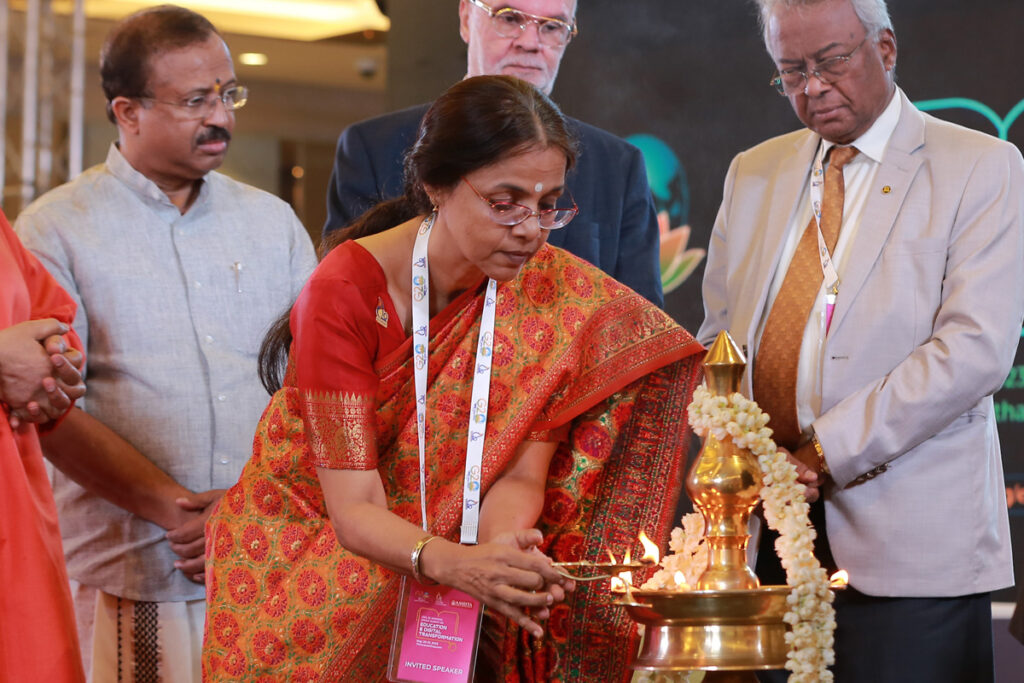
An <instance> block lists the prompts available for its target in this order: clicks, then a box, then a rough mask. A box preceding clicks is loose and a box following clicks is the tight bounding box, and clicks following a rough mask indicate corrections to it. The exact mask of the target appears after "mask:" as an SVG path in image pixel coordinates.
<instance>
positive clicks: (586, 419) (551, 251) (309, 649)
mask: <svg viewBox="0 0 1024 683" xmlns="http://www.w3.org/2000/svg"><path fill="white" fill-rule="evenodd" d="M339 252H341V253H340V254H339V255H338V256H337V257H336V256H335V254H336V253H339ZM366 257H369V255H368V254H366V253H365V252H364V251H363V250H362V247H359V246H358V245H351V246H347V245H342V246H341V247H338V248H337V249H335V250H334V252H332V254H331V255H330V256H328V258H327V259H325V261H324V262H323V263H322V264H321V266H320V268H319V269H318V270H317V273H315V274H314V276H313V278H312V279H311V281H310V283H311V286H307V288H312V289H313V290H315V289H316V288H317V284H316V283H317V282H318V281H319V282H323V281H325V280H326V281H330V275H331V272H332V269H337V268H339V267H341V266H339V265H338V264H345V265H344V267H346V268H352V267H353V266H358V267H359V268H361V269H363V272H362V273H361V274H360V278H359V281H360V283H361V284H360V285H359V287H358V288H357V290H358V291H357V290H352V291H350V292H348V293H347V295H345V296H342V294H341V293H339V294H338V296H337V297H335V299H336V300H334V301H328V302H326V303H325V304H324V305H325V306H349V307H354V308H360V310H362V312H363V314H364V315H363V317H364V318H367V319H368V322H367V323H366V325H365V326H363V327H361V328H359V329H348V327H347V326H345V325H338V324H337V323H334V322H331V321H330V320H328V318H330V317H331V316H329V315H327V316H325V315H323V314H319V315H316V314H313V313H311V312H310V310H309V306H308V303H309V302H308V301H304V298H303V297H300V300H299V302H297V304H296V307H295V310H294V311H293V318H292V329H293V331H294V333H295V342H294V343H293V346H292V357H291V361H290V363H289V370H288V374H287V376H286V379H285V387H284V388H282V389H281V390H280V391H278V392H277V393H276V394H275V395H274V397H273V398H272V399H271V402H270V405H269V406H268V407H267V410H266V412H265V413H264V415H263V418H262V420H261V422H260V425H259V428H258V431H257V434H256V439H255V442H254V452H253V457H252V460H251V461H250V462H249V464H248V465H247V466H246V468H245V471H244V472H243V474H242V477H241V480H240V481H239V483H238V484H236V485H235V486H234V487H233V488H231V489H230V490H229V491H228V493H227V494H226V495H225V496H224V498H223V500H222V502H221V504H220V507H219V509H218V510H217V512H216V513H215V514H214V516H213V517H212V518H211V519H210V522H209V527H208V533H207V539H208V549H207V589H208V596H207V597H208V603H209V606H208V611H207V621H206V640H205V646H204V662H203V666H204V679H205V680H247V681H263V680H267V681H270V680H289V681H342V680H344V681H348V680H352V681H381V680H384V676H385V672H386V670H387V658H388V653H389V646H390V642H391V631H392V626H393V623H394V615H395V609H396V601H397V596H398V584H399V577H398V575H396V574H394V573H393V572H391V571H389V570H387V569H384V568H382V567H380V566H378V565H376V564H374V563H373V562H370V561H369V560H366V559H364V558H362V557H359V556H356V555H354V554H352V553H350V552H348V551H347V550H345V549H344V548H342V547H340V546H339V545H338V542H337V539H336V537H335V535H334V531H333V529H332V527H331V523H330V520H329V519H328V516H327V511H326V509H325V505H324V500H323V493H322V491H321V489H320V486H319V482H318V479H317V475H316V470H315V468H316V467H317V466H321V467H347V468H353V469H356V468H360V469H369V468H376V469H377V470H378V471H379V472H380V475H381V479H382V480H383V482H384V486H385V490H386V493H387V497H388V506H389V508H390V509H391V510H392V511H393V512H394V513H395V514H398V515H400V516H402V517H404V518H405V519H407V520H409V521H411V522H412V523H414V524H419V523H420V500H419V476H418V454H417V446H416V443H417V440H416V416H415V410H414V404H413V369H412V364H413V361H412V353H411V340H410V339H404V338H402V339H400V340H399V341H398V342H396V344H397V345H396V346H395V347H394V348H393V349H390V350H388V343H387V340H388V335H393V334H394V332H393V331H391V332H389V331H388V330H387V327H388V320H389V318H390V316H392V315H394V311H393V307H391V306H390V305H389V300H388V299H387V297H386V290H385V291H381V292H379V293H378V292H377V291H376V290H374V289H373V285H372V283H371V284H370V285H367V284H365V283H366V282H367V281H368V280H369V281H372V280H373V279H374V277H373V274H372V273H371V275H370V276H367V275H366V273H367V272H370V271H372V270H373V266H374V264H375V263H376V262H375V261H374V262H373V263H368V262H365V258H366ZM369 258H370V260H371V261H372V257H369ZM378 270H379V267H378ZM378 275H379V282H378V283H377V284H378V285H379V284H380V283H382V282H383V274H382V273H379V274H378ZM304 295H305V293H304ZM482 297H483V295H482V290H477V291H471V292H467V293H465V294H464V295H462V296H461V297H459V298H458V299H457V300H456V301H454V302H453V303H452V304H451V305H450V306H449V307H448V308H447V309H445V310H444V311H443V312H441V313H440V314H439V315H437V316H436V317H435V318H434V319H432V320H431V341H430V367H429V371H428V374H429V391H428V406H427V419H428V424H427V433H426V437H427V444H428V445H427V475H426V482H427V509H428V516H429V523H430V531H431V533H433V534H437V535H441V536H444V537H446V538H448V539H451V540H457V539H458V525H459V523H460V510H461V506H462V473H463V467H464V462H465V448H466V438H467V437H466V430H467V424H468V420H469V408H470V406H469V401H470V399H469V394H470V385H471V374H472V365H473V358H474V357H475V356H474V354H475V349H476V340H477V330H478V328H479V320H480V312H481V309H482V306H483V300H482ZM339 300H340V302H339ZM321 301H326V300H324V299H321ZM317 317H319V323H318V324H319V325H321V327H322V328H324V326H328V325H333V328H331V329H334V330H335V331H336V333H337V335H338V337H339V338H338V339H335V340H333V341H330V342H329V341H328V340H325V339H323V337H322V335H321V336H320V337H319V338H315V339H314V338H311V337H310V336H309V335H308V334H305V333H304V331H303V325H305V324H308V323H305V322H304V321H310V320H313V319H314V318H317ZM396 320H397V318H396ZM375 325H376V328H375V327H374V326H375ZM401 336H402V337H404V333H402V335H401ZM342 337H345V338H347V339H348V340H351V339H352V338H358V340H359V341H358V346H359V347H360V349H359V350H353V349H350V348H347V345H348V344H349V341H346V339H343V338H342ZM317 349H319V350H320V352H321V353H323V354H332V353H333V354H335V355H338V356H339V357H340V360H339V361H338V363H339V364H340V365H336V366H335V367H333V369H332V367H330V366H328V367H324V368H321V369H320V371H314V370H313V368H315V363H309V366H308V367H306V368H303V367H302V365H303V358H304V357H310V356H312V355H313V354H314V353H315V352H316V350H317ZM367 349H369V351H368V352H367V351H366V350H367ZM375 350H379V353H375ZM701 352H702V347H701V346H700V345H699V344H698V343H697V342H696V341H694V339H693V338H692V337H691V336H690V335H689V334H688V333H687V332H686V331H684V330H683V329H682V328H680V327H679V326H678V325H676V324H675V323H673V322H672V321H671V319H669V318H668V316H666V315H665V314H664V313H663V312H662V311H660V310H658V309H657V308H655V307H653V306H652V305H650V304H649V303H648V302H646V301H645V300H644V299H643V298H642V297H640V296H639V295H637V294H635V293H634V292H632V291H631V290H629V289H627V288H626V287H624V286H623V285H621V284H619V283H617V282H615V281H614V280H612V279H610V278H608V277H607V276H605V275H603V274H602V273H600V272H599V271H597V270H596V269H594V268H592V267H591V266H589V265H587V264H586V263H584V262H582V261H580V260H579V259H577V258H575V257H573V256H571V255H569V254H567V253H565V252H563V251H561V250H559V249H555V248H552V247H544V248H543V249H542V250H541V251H539V252H538V254H537V255H536V256H535V257H534V258H533V260H531V261H530V263H528V264H527V265H526V266H525V267H524V268H523V270H522V272H521V273H520V275H519V277H518V278H517V279H516V280H514V281H512V282H508V283H503V284H501V285H499V287H498V301H497V316H496V323H495V344H494V356H495V358H494V364H493V369H492V378H491V397H490V408H489V419H488V423H487V432H486V442H485V444H486V445H485V451H484V472H483V487H484V496H485V497H486V491H487V489H488V487H489V486H490V485H491V484H492V483H493V482H494V481H495V479H496V478H497V477H498V476H500V475H501V473H502V472H503V470H504V468H505V467H506V466H507V465H508V463H509V462H510V461H511V459H512V457H513V455H514V453H515V450H516V448H517V447H518V446H519V444H521V443H522V442H523V441H524V440H526V439H547V440H560V441H561V444H560V446H559V448H558V450H557V452H556V454H555V456H554V459H553V461H552V465H551V468H550V471H549V477H548V484H547V492H546V497H545V504H544V510H543V513H542V516H541V519H540V520H539V522H538V524H537V526H538V527H539V528H540V529H541V530H542V531H543V532H544V534H545V544H544V547H542V548H541V549H542V550H543V551H544V552H546V553H547V554H548V555H550V556H551V557H553V558H555V559H556V560H582V559H589V560H600V559H606V549H611V550H612V551H614V552H615V553H617V554H619V555H621V554H622V553H623V552H624V551H625V550H626V549H627V548H632V549H633V551H634V553H635V552H636V551H637V548H636V537H637V534H638V533H639V531H641V530H644V531H646V532H647V534H648V535H649V536H651V537H652V538H654V539H656V540H658V541H661V542H662V543H663V544H664V542H665V540H666V539H667V534H668V529H669V523H670V521H671V517H672V514H673V511H674V509H675V503H676V497H677V495H678V492H679V488H680V481H681V477H682V468H683V465H684V462H685V455H686V450H687V444H688V440H689V429H688V428H687V426H686V420H685V407H686V405H687V404H688V402H689V399H690V395H691V393H692V390H693V388H694V386H695V383H696V382H697V381H698V377H699V363H700V360H701V357H702V354H701ZM360 353H368V354H369V356H371V357H372V358H373V365H372V371H373V375H374V377H375V378H376V388H375V391H374V393H373V394H372V395H370V396H369V397H368V395H367V394H366V393H365V392H360V391H359V390H358V386H356V387H355V388H354V387H353V386H352V384H353V383H355V384H356V385H358V383H359V382H361V381H363V380H360V379H358V378H356V379H349V380H346V379H345V378H344V377H342V375H341V374H337V373H339V372H340V369H339V368H340V367H341V366H342V365H344V364H345V363H351V362H353V361H352V359H353V357H354V356H359V354H360ZM356 360H357V361H358V360H359V359H358V358H357V359H356ZM307 362H308V361H307ZM332 372H334V373H336V374H335V375H334V376H333V377H332V376H331V375H332ZM325 376H326V377H327V379H324V377H325ZM333 381H336V382H341V383H342V385H343V387H341V390H338V388H337V387H336V390H335V391H329V390H328V389H327V387H326V386H325V383H328V384H329V383H330V382H333ZM609 602H610V601H609V599H608V593H607V583H606V582H599V583H597V584H593V583H591V584H578V587H577V590H576V592H575V593H574V594H572V595H570V596H569V598H568V599H567V601H566V602H565V603H564V604H561V605H558V606H556V607H555V608H554V610H553V612H552V615H551V618H550V619H549V621H548V622H547V624H546V625H545V632H546V633H545V636H544V638H543V639H541V640H540V641H535V640H533V639H532V638H530V637H529V636H528V635H527V634H525V633H523V632H521V631H520V630H519V629H518V627H515V626H514V625H513V626H507V627H505V628H504V631H503V632H501V633H499V634H497V636H496V639H497V649H498V650H499V651H500V652H501V655H500V659H501V661H502V664H501V666H502V669H503V670H502V672H501V680H504V681H581V682H582V681H615V680H625V679H626V678H628V674H629V672H628V664H629V661H630V660H631V658H632V656H633V654H634V653H635V651H636V634H635V629H634V628H633V627H632V625H631V622H630V621H629V619H628V618H627V617H626V615H625V613H624V612H623V610H621V608H616V607H614V606H612V605H610V604H609Z"/></svg>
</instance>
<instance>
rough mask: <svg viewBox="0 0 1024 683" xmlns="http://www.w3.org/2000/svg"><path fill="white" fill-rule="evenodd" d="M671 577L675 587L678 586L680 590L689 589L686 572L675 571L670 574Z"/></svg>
mask: <svg viewBox="0 0 1024 683" xmlns="http://www.w3.org/2000/svg"><path fill="white" fill-rule="evenodd" d="M672 579H673V580H674V581H675V584H676V588H678V589H680V590H684V591H685V590H690V584H688V583H687V582H686V574H684V573H682V572H680V571H677V572H676V573H675V574H674V575H673V576H672Z"/></svg>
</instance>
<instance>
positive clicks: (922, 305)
mask: <svg viewBox="0 0 1024 683" xmlns="http://www.w3.org/2000/svg"><path fill="white" fill-rule="evenodd" d="M897 96H898V97H902V98H903V109H902V114H901V116H900V120H899V123H898V124H897V126H896V129H895V131H894V133H893V135H892V138H891V139H890V142H889V145H888V147H887V148H886V152H885V156H884V160H883V162H882V164H881V166H880V167H879V169H878V173H877V175H876V177H875V180H874V184H873V186H872V187H871V188H870V194H869V195H868V199H867V201H866V204H865V207H864V211H863V216H862V219H861V221H862V222H861V224H860V228H859V231H858V233H857V238H856V240H855V242H854V243H852V244H851V245H850V246H849V247H848V249H849V250H850V251H849V254H848V256H847V258H846V265H845V269H844V271H843V272H841V273H840V278H841V288H840V293H839V298H838V300H837V301H836V308H835V313H834V317H833V320H832V325H831V330H830V332H829V335H828V337H827V338H826V340H825V353H824V361H823V367H822V371H821V372H822V406H821V412H820V414H819V416H818V417H817V418H816V419H815V421H814V423H813V427H814V430H815V432H816V433H817V435H818V438H819V439H820V441H821V443H822V446H823V448H824V451H825V456H826V458H827V461H828V464H829V467H830V469H831V471H832V477H833V480H834V483H833V484H830V485H829V487H827V488H826V489H825V505H826V520H827V526H828V537H829V541H830V543H831V546H832V551H833V553H834V555H835V558H836V561H837V562H838V564H839V566H841V567H843V568H845V569H847V570H848V571H849V572H850V580H851V583H852V585H853V586H854V587H856V588H857V589H858V590H861V591H862V592H864V593H867V594H871V595H879V596H908V597H910V596H931V597H938V596H953V595H967V594H971V593H977V592H982V591H989V590H994V589H998V588H1003V587H1006V586H1009V585H1011V584H1012V583H1013V567H1012V563H1011V557H1010V534H1009V523H1008V519H1007V511H1006V502H1005V501H1006V498H1005V489H1004V483H1003V473H1002V463H1001V458H1000V452H999V441H998V436H997V433H996V422H995V415H994V411H993V403H992V394H993V393H994V392H995V391H996V390H997V389H998V388H999V387H1000V386H1001V385H1002V383H1003V381H1004V379H1005V378H1006V375H1007V373H1008V372H1009V368H1010V367H1011V365H1012V363H1013V358H1014V353H1015V350H1016V348H1017V343H1018V341H1019V340H1020V335H1021V323H1022V320H1024V161H1022V159H1021V155H1020V152H1019V151H1018V150H1017V148H1016V147H1014V146H1013V145H1011V144H1009V143H1007V142H1004V141H1001V140H998V139H996V138H994V137H991V136H988V135H984V134H982V133H979V132H976V131H973V130H969V129H966V128H963V127H960V126H956V125H953V124H950V123H947V122H944V121H940V120H938V119H936V118H934V117H932V116H928V115H927V114H923V113H922V112H920V111H919V110H918V109H917V108H916V107H914V106H913V105H912V104H911V103H910V102H909V101H908V100H907V99H906V96H905V95H904V94H903V93H902V91H899V92H898V93H897ZM819 141H820V138H819V136H818V135H817V134H815V133H813V132H811V131H809V130H801V131H797V132H794V133H790V134H788V135H784V136H781V137H778V138H774V139H772V140H768V141H767V142H764V143H762V144H760V145H758V146H757V147H754V148H752V149H750V150H748V151H746V152H743V153H741V154H739V155H738V156H737V157H736V158H735V159H734V160H733V162H732V165H731V167H730V168H729V173H728V176H727V178H726V182H725V193H724V197H723V201H722V206H721V208H720V210H719V214H718V218H717V220H716V222H715V227H714V230H713V233H712V236H711V244H710V248H709V253H708V262H707V269H706V272H705V277H704V306H705V320H704V324H703V325H702V326H701V329H700V331H699V332H698V337H699V339H700V340H701V341H702V342H704V343H705V344H707V343H709V342H710V341H711V340H713V339H714V337H715V335H716V334H717V333H718V331H719V330H722V329H726V330H729V332H730V334H732V336H733V337H734V338H735V339H736V340H737V342H738V343H740V344H745V345H746V346H747V348H750V349H754V348H756V339H755V335H756V334H757V330H758V326H759V323H760V321H761V319H762V317H763V316H765V315H767V310H766V299H767V297H768V289H769V285H770V283H771V281H772V278H773V277H774V275H775V271H776V268H777V267H778V263H779V258H780V253H781V250H782V246H783V242H784V239H785V231H786V228H787V226H789V225H790V223H791V221H792V220H793V216H794V213H795V212H796V211H797V210H798V208H799V207H797V206H796V203H797V198H798V197H799V196H800V193H801V190H802V188H803V185H804V182H805V180H806V177H807V174H808V172H809V169H810V166H811V160H812V156H813V155H814V153H815V150H816V149H817V146H818V144H819ZM886 187H887V188H888V191H883V188H886ZM751 367H752V366H751V365H748V367H747V372H746V375H745V378H744V381H745V391H746V393H747V394H748V395H749V394H750V377H752V369H751ZM769 426H771V425H770V424H769ZM872 472H876V473H878V472H880V474H878V476H875V477H874V478H871V479H869V480H867V481H861V480H862V479H863V475H866V474H868V473H872Z"/></svg>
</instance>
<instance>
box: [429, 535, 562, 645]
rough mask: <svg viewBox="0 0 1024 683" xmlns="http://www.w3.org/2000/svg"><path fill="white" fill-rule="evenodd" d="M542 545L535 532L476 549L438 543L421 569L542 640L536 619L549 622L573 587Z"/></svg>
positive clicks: (476, 547) (431, 549)
mask: <svg viewBox="0 0 1024 683" xmlns="http://www.w3.org/2000/svg"><path fill="white" fill-rule="evenodd" d="M543 540H544V537H543V535H542V534H541V532H540V531H538V530H537V529H523V530H520V531H510V532H506V533H504V534H501V535H500V536H498V537H495V538H494V540H492V541H491V542H489V543H484V544H482V545H476V546H463V545H458V544H455V543H449V542H440V543H439V542H436V541H435V542H434V543H431V544H430V545H428V546H427V547H426V548H424V549H423V553H422V554H421V556H420V568H421V572H422V574H423V575H425V576H427V577H428V578H431V579H434V580H435V581H438V582H439V583H443V584H445V585H447V586H452V587H454V588H458V589H459V590H462V591H465V592H466V593H469V594H470V595H472V596H474V597H476V598H478V599H480V600H481V601H483V603H484V604H485V605H487V606H488V607H490V608H491V609H493V610H495V611H497V612H499V613H500V614H503V615H504V616H506V617H508V618H509V619H511V620H512V621H514V622H515V623H517V624H519V626H521V627H522V628H524V629H526V630H527V631H528V632H529V633H530V634H531V635H533V636H534V637H537V638H540V637H541V636H542V635H544V629H543V628H542V627H541V626H540V624H538V623H537V621H535V619H536V620H541V619H546V618H547V616H548V614H549V611H548V608H549V607H550V606H551V605H553V604H555V603H556V602H561V601H562V600H564V599H565V594H566V591H572V590H573V589H574V588H575V586H574V584H573V582H572V581H571V580H568V579H565V578H564V577H562V576H561V575H560V574H559V573H558V572H557V571H555V569H554V567H552V566H551V560H550V558H548V557H547V556H546V555H544V554H543V553H541V552H540V551H539V550H537V545H538V544H539V543H540V542H541V541H543Z"/></svg>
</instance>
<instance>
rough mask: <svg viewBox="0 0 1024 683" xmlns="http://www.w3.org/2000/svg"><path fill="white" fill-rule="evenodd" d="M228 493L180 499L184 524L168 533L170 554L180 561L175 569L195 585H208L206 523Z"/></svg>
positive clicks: (217, 491) (213, 491)
mask: <svg viewBox="0 0 1024 683" xmlns="http://www.w3.org/2000/svg"><path fill="white" fill-rule="evenodd" d="M224 491H225V489H210V490H209V491H201V492H199V493H192V494H190V495H188V496H185V497H182V498H178V499H177V500H176V501H175V504H176V505H177V506H178V507H179V508H180V509H181V511H182V516H183V518H184V521H182V523H181V524H179V525H178V526H177V527H175V528H174V529H171V530H169V531H168V532H167V540H168V541H169V542H170V544H171V550H173V551H174V553H175V554H176V555H177V556H178V557H179V558H180V559H178V560H176V561H175V562H174V568H175V569H177V570H178V571H180V572H181V573H182V574H184V575H185V576H186V577H188V580H189V581H191V582H193V583H205V582H206V520H208V519H209V518H210V515H211V514H212V513H213V511H214V509H215V508H216V507H217V502H218V501H219V500H220V499H221V497H222V496H223V495H224Z"/></svg>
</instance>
